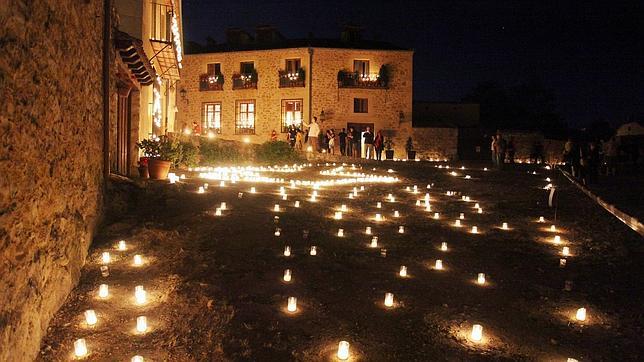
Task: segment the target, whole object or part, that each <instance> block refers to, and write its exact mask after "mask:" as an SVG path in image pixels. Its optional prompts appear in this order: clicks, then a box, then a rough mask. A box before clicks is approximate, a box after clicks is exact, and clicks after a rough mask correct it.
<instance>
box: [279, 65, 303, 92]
mask: <svg viewBox="0 0 644 362" xmlns="http://www.w3.org/2000/svg"><path fill="white" fill-rule="evenodd" d="M279 77H280V88H295V87H304V80H305V76H304V71H303V70H302V69H300V70H298V71H297V72H292V73H289V72H287V71H285V70H280V71H279Z"/></svg>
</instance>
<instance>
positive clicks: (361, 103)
mask: <svg viewBox="0 0 644 362" xmlns="http://www.w3.org/2000/svg"><path fill="white" fill-rule="evenodd" d="M353 113H369V98H353Z"/></svg>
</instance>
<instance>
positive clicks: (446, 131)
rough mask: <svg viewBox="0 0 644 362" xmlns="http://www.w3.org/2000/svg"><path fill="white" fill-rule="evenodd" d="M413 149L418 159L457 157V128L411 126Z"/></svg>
mask: <svg viewBox="0 0 644 362" xmlns="http://www.w3.org/2000/svg"><path fill="white" fill-rule="evenodd" d="M413 130H414V132H413V136H412V137H413V141H414V149H415V150H416V157H417V158H420V159H423V160H424V159H441V160H442V159H450V160H455V159H457V158H458V128H437V127H436V128H434V127H431V128H429V127H428V128H421V127H414V128H413Z"/></svg>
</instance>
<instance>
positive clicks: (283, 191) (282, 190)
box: [280, 186, 286, 195]
mask: <svg viewBox="0 0 644 362" xmlns="http://www.w3.org/2000/svg"><path fill="white" fill-rule="evenodd" d="M285 192H286V190H285V189H284V186H280V195H284V193H285Z"/></svg>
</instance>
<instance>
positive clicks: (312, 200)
mask: <svg viewBox="0 0 644 362" xmlns="http://www.w3.org/2000/svg"><path fill="white" fill-rule="evenodd" d="M309 200H310V201H311V202H315V194H313V195H311V198H310V199H309Z"/></svg>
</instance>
